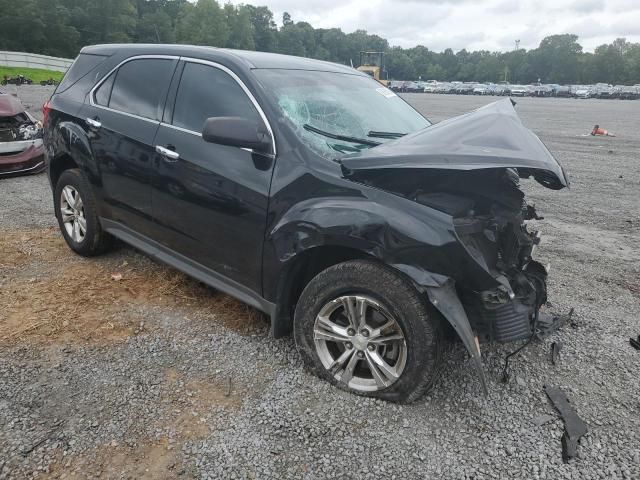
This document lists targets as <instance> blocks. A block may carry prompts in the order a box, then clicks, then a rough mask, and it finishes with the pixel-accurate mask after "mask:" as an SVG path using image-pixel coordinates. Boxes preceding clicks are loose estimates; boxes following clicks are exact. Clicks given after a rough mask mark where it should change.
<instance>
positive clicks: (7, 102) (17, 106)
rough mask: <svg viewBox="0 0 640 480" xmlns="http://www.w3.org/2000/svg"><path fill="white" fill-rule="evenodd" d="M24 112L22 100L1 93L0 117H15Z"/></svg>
mask: <svg viewBox="0 0 640 480" xmlns="http://www.w3.org/2000/svg"><path fill="white" fill-rule="evenodd" d="M22 112H24V107H23V106H22V103H21V102H20V100H18V99H17V98H16V97H14V96H13V95H7V94H5V93H0V117H14V116H16V115H18V114H19V113H22Z"/></svg>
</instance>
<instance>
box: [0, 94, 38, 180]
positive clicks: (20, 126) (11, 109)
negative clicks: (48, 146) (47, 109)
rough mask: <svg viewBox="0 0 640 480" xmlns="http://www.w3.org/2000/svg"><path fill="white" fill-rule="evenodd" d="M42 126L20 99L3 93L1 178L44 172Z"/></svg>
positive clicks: (0, 98) (0, 105) (0, 110)
mask: <svg viewBox="0 0 640 480" xmlns="http://www.w3.org/2000/svg"><path fill="white" fill-rule="evenodd" d="M44 168H45V164H44V148H43V146H42V123H41V122H39V121H38V120H36V119H35V118H33V117H32V116H31V115H30V114H29V113H28V112H27V111H25V109H24V106H23V105H22V103H21V102H20V100H18V98H16V97H14V96H12V95H7V94H4V93H2V92H0V176H3V175H16V174H26V173H38V172H41V171H42V170H44Z"/></svg>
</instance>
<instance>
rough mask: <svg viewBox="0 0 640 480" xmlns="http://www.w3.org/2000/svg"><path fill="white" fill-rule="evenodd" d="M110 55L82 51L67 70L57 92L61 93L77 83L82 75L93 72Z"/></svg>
mask: <svg viewBox="0 0 640 480" xmlns="http://www.w3.org/2000/svg"><path fill="white" fill-rule="evenodd" d="M107 58H108V57H107V56H105V55H93V54H88V53H81V54H80V55H78V57H77V58H76V60H75V61H74V62H73V64H72V65H71V66H70V67H69V70H67V73H66V74H65V75H64V78H63V79H62V81H61V82H60V85H58V88H56V93H61V92H64V91H65V90H67V89H68V88H69V87H71V86H72V85H73V84H75V83H76V82H77V81H78V80H80V79H81V78H82V77H84V76H85V75H87V74H88V73H89V72H91V71H92V70H93V69H94V68H96V67H97V66H98V65H100V64H101V63H102V62H104V61H105V60H106V59H107Z"/></svg>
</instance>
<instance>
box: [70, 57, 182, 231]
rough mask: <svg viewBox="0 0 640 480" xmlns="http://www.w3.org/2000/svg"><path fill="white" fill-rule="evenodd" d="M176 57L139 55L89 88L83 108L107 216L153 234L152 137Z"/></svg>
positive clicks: (153, 151) (156, 128)
mask: <svg viewBox="0 0 640 480" xmlns="http://www.w3.org/2000/svg"><path fill="white" fill-rule="evenodd" d="M176 64H177V60H171V59H166V58H140V59H132V60H130V61H128V62H126V63H124V64H123V65H122V66H120V68H118V69H117V70H116V71H114V72H113V73H111V74H110V75H109V76H108V77H107V78H106V79H105V80H103V81H102V83H101V84H100V85H98V87H97V88H96V89H95V91H94V92H92V93H91V95H92V101H91V102H90V104H87V105H85V107H84V108H83V111H82V112H81V115H82V118H85V122H86V123H87V130H88V131H89V135H88V137H89V139H90V140H89V141H90V142H91V149H92V151H93V155H94V158H95V159H96V161H97V168H98V172H95V173H96V175H97V176H99V180H100V181H99V185H100V186H99V192H100V194H101V196H102V198H103V200H104V202H105V205H107V206H108V208H107V212H105V214H106V215H108V216H109V218H110V219H111V220H115V221H117V222H119V223H122V224H124V225H126V226H128V227H130V228H133V229H135V230H136V231H138V232H140V233H142V234H146V235H150V234H151V233H152V230H153V227H154V224H153V222H152V216H151V177H152V173H153V169H152V161H153V159H154V158H155V149H154V146H153V139H154V137H155V135H156V132H157V130H158V125H159V124H160V119H161V118H162V112H163V108H164V102H165V99H166V96H167V91H168V88H169V84H170V82H171V77H172V75H173V72H174V70H175V67H176Z"/></svg>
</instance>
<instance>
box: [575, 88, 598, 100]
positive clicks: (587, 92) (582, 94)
mask: <svg viewBox="0 0 640 480" xmlns="http://www.w3.org/2000/svg"><path fill="white" fill-rule="evenodd" d="M573 96H574V97H575V98H591V97H592V96H593V90H592V87H589V86H585V85H579V86H576V88H575V90H574V92H573Z"/></svg>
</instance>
